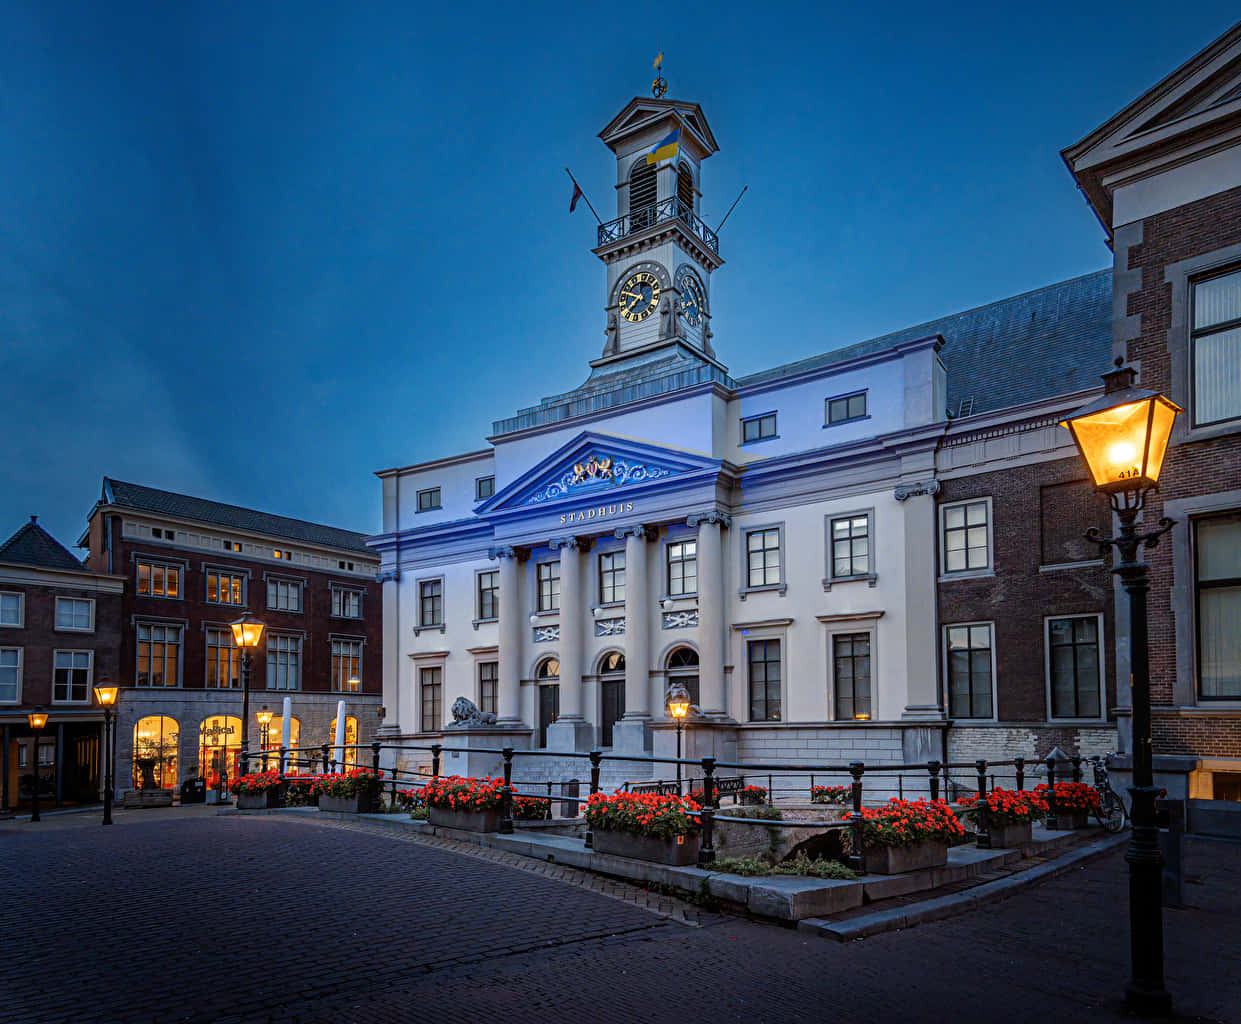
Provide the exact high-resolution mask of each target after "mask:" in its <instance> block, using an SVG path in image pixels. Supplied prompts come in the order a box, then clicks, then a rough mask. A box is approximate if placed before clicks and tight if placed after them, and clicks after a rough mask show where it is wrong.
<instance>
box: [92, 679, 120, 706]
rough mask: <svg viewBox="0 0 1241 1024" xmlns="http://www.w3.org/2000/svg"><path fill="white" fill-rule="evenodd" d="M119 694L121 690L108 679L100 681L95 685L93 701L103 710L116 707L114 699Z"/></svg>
mask: <svg viewBox="0 0 1241 1024" xmlns="http://www.w3.org/2000/svg"><path fill="white" fill-rule="evenodd" d="M120 692H121V688H120V687H119V686H117V685H116V683H114V682H112V681H111V680H110V679H100V680H99V682H97V683H96V684H95V700H97V701H99V706H100V707H103V708H112V707H116V698H117V697H118V696H119V695H120Z"/></svg>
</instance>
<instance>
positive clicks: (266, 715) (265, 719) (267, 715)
mask: <svg viewBox="0 0 1241 1024" xmlns="http://www.w3.org/2000/svg"><path fill="white" fill-rule="evenodd" d="M254 717H255V718H257V719H258V720H259V725H270V724H271V712H270V711H268V710H267V708H266V707H264V708H263V710H262V711H260V712H259V713H258V714H257V715H255V716H254Z"/></svg>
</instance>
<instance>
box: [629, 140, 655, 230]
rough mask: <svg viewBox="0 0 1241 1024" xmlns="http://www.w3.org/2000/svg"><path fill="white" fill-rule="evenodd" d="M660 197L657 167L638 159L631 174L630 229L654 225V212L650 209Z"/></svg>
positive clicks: (640, 158)
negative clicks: (656, 173)
mask: <svg viewBox="0 0 1241 1024" xmlns="http://www.w3.org/2000/svg"><path fill="white" fill-rule="evenodd" d="M657 197H658V192H657V187H656V184H655V165H654V164H648V163H647V162H646V160H644V159H643V158H642V157H638V159H637V161H636V162H635V163H634V165H633V170H632V171H631V172H630V174H629V227H630V230H633V229H634V228H641V227H646V225H647V224H649V223H653V216H652V215H653V212H654V211H652V210H651V209H650V207H652V206H654V205H655V200H656V198H657Z"/></svg>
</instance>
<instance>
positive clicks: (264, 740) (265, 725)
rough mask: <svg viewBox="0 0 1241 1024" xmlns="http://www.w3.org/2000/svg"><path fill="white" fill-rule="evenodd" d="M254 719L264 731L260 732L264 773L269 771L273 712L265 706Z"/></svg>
mask: <svg viewBox="0 0 1241 1024" xmlns="http://www.w3.org/2000/svg"><path fill="white" fill-rule="evenodd" d="M254 717H255V718H257V719H258V720H259V725H260V726H262V729H260V731H259V744H260V746H261V747H262V750H263V771H267V744H268V741H269V737H270V736H271V732H270V730H269V727H270V725H271V712H270V711H268V710H267V705H266V704H264V705H263V710H262V711H260V712H259V713H258V714H257V715H255V716H254Z"/></svg>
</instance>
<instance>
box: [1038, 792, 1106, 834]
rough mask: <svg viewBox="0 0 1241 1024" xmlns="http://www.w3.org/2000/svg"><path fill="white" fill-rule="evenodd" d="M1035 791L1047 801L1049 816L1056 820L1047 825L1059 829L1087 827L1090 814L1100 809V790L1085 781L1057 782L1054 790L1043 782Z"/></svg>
mask: <svg viewBox="0 0 1241 1024" xmlns="http://www.w3.org/2000/svg"><path fill="white" fill-rule="evenodd" d="M1034 792H1035V793H1037V794H1038V795H1039V796H1040V797H1042V798H1043V799H1044V800H1045V801H1046V803H1047V807H1048V811H1047V816H1048V817H1049V818H1051V819H1053V820H1054V824H1053V823H1052V822H1050V821H1049V822H1048V826H1047V827H1048V828H1054V829H1057V830H1058V831H1067V830H1069V829H1075V828H1085V827H1086V823H1087V818H1088V817H1089V815H1090V814H1091V813H1092V812H1094V811H1097V810H1098V809H1099V791H1098V790H1097V789H1095V788H1094V786H1091V785H1088V784H1087V783H1085V782H1057V783H1056V788H1055V791H1054V792H1049V791H1048V788H1047V783H1045V782H1043V783H1040V784H1039V785H1037V786H1035V787H1034Z"/></svg>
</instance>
